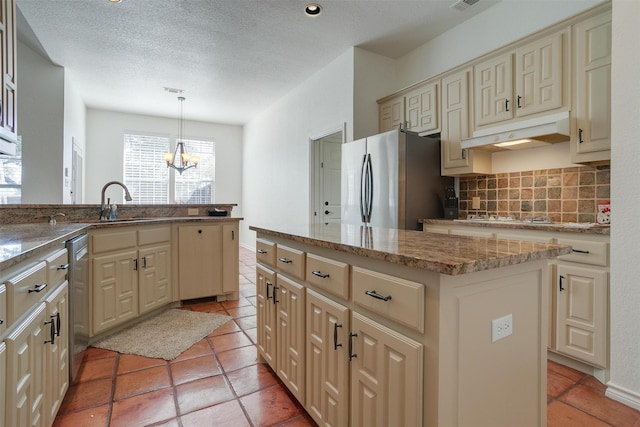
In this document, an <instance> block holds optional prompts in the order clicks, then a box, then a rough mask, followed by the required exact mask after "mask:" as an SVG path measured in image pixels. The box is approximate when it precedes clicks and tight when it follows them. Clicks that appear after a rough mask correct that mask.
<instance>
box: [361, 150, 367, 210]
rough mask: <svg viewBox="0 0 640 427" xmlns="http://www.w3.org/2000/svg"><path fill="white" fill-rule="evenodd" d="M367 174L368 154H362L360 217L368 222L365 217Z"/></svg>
mask: <svg viewBox="0 0 640 427" xmlns="http://www.w3.org/2000/svg"><path fill="white" fill-rule="evenodd" d="M366 175H367V155H366V154H365V155H364V156H362V168H361V169H360V218H361V219H362V222H367V220H366V217H365V198H366V193H365V181H366Z"/></svg>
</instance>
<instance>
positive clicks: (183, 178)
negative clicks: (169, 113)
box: [124, 134, 215, 204]
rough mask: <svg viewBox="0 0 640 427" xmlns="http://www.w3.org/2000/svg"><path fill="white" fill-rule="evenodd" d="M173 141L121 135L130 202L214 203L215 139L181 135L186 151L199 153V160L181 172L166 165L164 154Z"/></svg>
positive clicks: (140, 135) (139, 135) (155, 137)
mask: <svg viewBox="0 0 640 427" xmlns="http://www.w3.org/2000/svg"><path fill="white" fill-rule="evenodd" d="M172 142H173V141H171V140H170V139H169V138H168V137H166V136H152V135H142V134H125V135H124V183H125V185H126V186H127V187H128V188H129V191H130V193H131V197H132V198H133V201H131V202H130V203H135V204H166V203H171V201H173V202H175V203H194V204H195V203H205V204H206V203H213V200H214V176H215V143H214V142H213V141H206V140H195V139H183V142H184V143H185V148H186V150H187V152H188V153H189V154H195V155H198V156H200V163H198V167H197V168H192V169H189V170H187V171H185V172H183V173H182V175H180V174H179V173H178V172H177V171H176V170H174V169H170V168H167V164H166V162H165V161H164V157H163V154H164V153H166V152H173V151H174V149H175V145H173V144H172ZM171 171H172V172H171Z"/></svg>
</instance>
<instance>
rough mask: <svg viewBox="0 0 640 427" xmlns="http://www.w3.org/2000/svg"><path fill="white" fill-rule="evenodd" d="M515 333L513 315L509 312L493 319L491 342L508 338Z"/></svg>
mask: <svg viewBox="0 0 640 427" xmlns="http://www.w3.org/2000/svg"><path fill="white" fill-rule="evenodd" d="M512 333H513V316H512V315H511V314H507V315H506V316H503V317H501V318H499V319H494V320H492V321H491V342H496V341H498V340H501V339H502V338H506V337H508V336H509V335H511V334H512Z"/></svg>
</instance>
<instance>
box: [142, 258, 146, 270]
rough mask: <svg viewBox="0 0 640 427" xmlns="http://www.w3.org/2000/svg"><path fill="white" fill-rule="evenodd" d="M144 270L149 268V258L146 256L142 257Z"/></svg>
mask: <svg viewBox="0 0 640 427" xmlns="http://www.w3.org/2000/svg"><path fill="white" fill-rule="evenodd" d="M142 268H147V257H146V256H143V257H142Z"/></svg>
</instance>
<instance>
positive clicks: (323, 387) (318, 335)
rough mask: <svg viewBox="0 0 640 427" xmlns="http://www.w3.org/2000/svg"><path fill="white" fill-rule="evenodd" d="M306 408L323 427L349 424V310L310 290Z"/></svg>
mask: <svg viewBox="0 0 640 427" xmlns="http://www.w3.org/2000/svg"><path fill="white" fill-rule="evenodd" d="M306 314H307V367H306V368H307V396H306V397H307V400H306V409H307V411H308V412H309V414H310V415H311V417H312V418H313V419H314V420H315V421H316V422H317V423H318V425H323V426H346V425H348V422H349V375H348V372H349V371H348V369H349V366H348V355H347V344H346V343H347V336H348V331H349V310H348V309H347V307H345V306H343V305H341V304H338V303H336V302H334V301H332V300H330V299H328V298H325V297H323V296H322V295H320V294H318V293H317V292H314V291H312V290H307V309H306Z"/></svg>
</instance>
